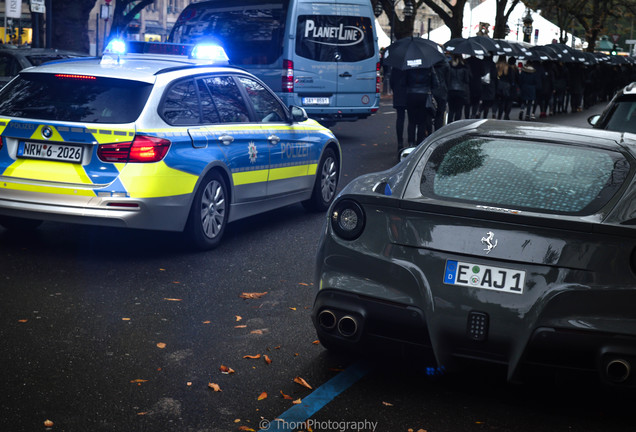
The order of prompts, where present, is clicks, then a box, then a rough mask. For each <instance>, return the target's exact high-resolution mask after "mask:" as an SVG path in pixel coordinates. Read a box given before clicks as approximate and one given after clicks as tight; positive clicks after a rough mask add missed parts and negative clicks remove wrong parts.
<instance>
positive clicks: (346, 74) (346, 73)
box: [340, 72, 353, 78]
mask: <svg viewBox="0 0 636 432" xmlns="http://www.w3.org/2000/svg"><path fill="white" fill-rule="evenodd" d="M340 76H341V77H342V78H351V77H352V76H353V75H351V74H350V73H349V72H344V73H341V74H340Z"/></svg>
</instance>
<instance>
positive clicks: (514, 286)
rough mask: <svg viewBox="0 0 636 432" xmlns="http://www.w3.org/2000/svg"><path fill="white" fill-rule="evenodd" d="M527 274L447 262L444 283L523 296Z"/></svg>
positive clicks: (478, 265) (465, 263) (452, 261)
mask: <svg viewBox="0 0 636 432" xmlns="http://www.w3.org/2000/svg"><path fill="white" fill-rule="evenodd" d="M525 280H526V272H525V271H522V270H511V269H506V268H501V267H492V266H486V265H482V264H471V263H467V262H462V261H454V260H447V261H446V269H445V270H444V283H445V284H447V285H461V286H467V287H473V288H484V289H489V290H495V291H503V292H509V293H514V294H523V287H524V283H525Z"/></svg>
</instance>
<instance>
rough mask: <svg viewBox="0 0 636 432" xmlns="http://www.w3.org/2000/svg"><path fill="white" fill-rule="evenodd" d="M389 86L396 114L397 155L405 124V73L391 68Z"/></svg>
mask: <svg viewBox="0 0 636 432" xmlns="http://www.w3.org/2000/svg"><path fill="white" fill-rule="evenodd" d="M389 77H390V86H391V90H392V91H393V108H395V111H396V113H397V117H396V119H395V132H396V134H397V147H398V153H399V152H400V151H402V149H403V148H404V123H405V122H406V72H404V71H403V70H400V69H398V68H392V69H391V72H390V75H389Z"/></svg>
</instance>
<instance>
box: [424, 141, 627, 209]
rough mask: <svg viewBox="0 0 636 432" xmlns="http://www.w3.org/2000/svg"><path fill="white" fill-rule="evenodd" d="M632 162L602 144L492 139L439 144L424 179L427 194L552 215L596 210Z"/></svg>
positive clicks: (610, 195) (428, 164)
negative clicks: (599, 146)
mask: <svg viewBox="0 0 636 432" xmlns="http://www.w3.org/2000/svg"><path fill="white" fill-rule="evenodd" d="M628 172H629V163H628V162H627V160H626V159H625V158H624V157H623V155H622V154H620V153H618V152H612V151H604V150H600V149H595V148H590V147H584V146H573V145H558V144H551V143H543V142H536V141H521V140H508V139H492V138H476V137H473V138H470V139H467V140H466V139H464V140H461V141H459V142H457V141H455V142H451V143H446V144H445V145H442V146H440V147H438V148H437V149H436V150H435V151H434V152H433V154H432V155H431V158H430V159H429V161H428V162H427V164H426V166H425V168H424V173H423V176H422V179H421V183H420V189H421V192H422V194H423V195H425V196H430V197H435V198H441V199H446V200H448V199H449V200H451V201H460V202H470V203H475V204H479V205H489V206H495V207H500V208H508V209H516V210H521V209H525V210H530V211H538V212H543V213H553V214H570V215H585V214H592V213H594V212H596V211H598V210H599V209H600V208H601V207H602V206H604V205H605V204H606V203H607V202H608V201H609V200H610V199H611V197H612V196H613V195H614V194H615V193H616V191H617V190H618V188H620V186H621V185H622V184H623V182H624V180H625V179H626V177H627V174H628Z"/></svg>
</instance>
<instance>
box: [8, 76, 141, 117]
mask: <svg viewBox="0 0 636 432" xmlns="http://www.w3.org/2000/svg"><path fill="white" fill-rule="evenodd" d="M151 89H152V85H151V84H148V83H143V82H138V81H130V80H122V79H114V78H99V77H92V76H80V75H71V74H67V75H59V76H58V75H52V74H33V73H30V74H21V75H20V76H19V77H18V78H16V79H15V80H13V81H11V83H10V84H9V85H7V86H6V87H4V88H3V89H2V91H1V92H0V115H2V116H9V117H19V118H28V119H38V120H59V121H71V122H83V123H131V122H134V121H135V120H137V118H138V117H139V114H140V113H141V110H142V109H143V107H144V105H145V104H146V100H147V99H148V95H149V94H150V90H151Z"/></svg>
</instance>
